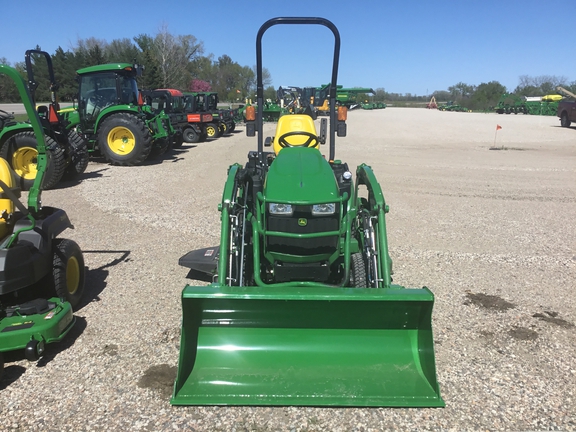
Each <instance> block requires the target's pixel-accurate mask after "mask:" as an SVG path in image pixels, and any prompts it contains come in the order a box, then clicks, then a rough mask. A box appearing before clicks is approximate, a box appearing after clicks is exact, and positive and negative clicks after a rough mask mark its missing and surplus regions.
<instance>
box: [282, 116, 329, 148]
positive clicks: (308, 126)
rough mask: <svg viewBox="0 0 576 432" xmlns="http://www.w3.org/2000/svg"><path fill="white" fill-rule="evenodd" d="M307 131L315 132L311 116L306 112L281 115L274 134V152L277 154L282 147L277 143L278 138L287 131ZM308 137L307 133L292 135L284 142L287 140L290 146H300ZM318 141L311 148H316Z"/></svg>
mask: <svg viewBox="0 0 576 432" xmlns="http://www.w3.org/2000/svg"><path fill="white" fill-rule="evenodd" d="M300 131H301V132H308V133H311V134H313V135H317V134H316V126H314V120H312V117H310V116H309V115H306V114H289V115H283V116H282V117H280V118H279V119H278V125H277V126H276V134H275V135H274V143H273V144H274V152H275V153H276V154H278V152H279V151H280V150H282V147H280V144H279V143H278V138H280V137H281V136H282V135H284V134H285V133H288V132H300ZM309 138H310V137H309V136H308V135H292V136H290V137H289V138H288V139H286V142H288V143H289V144H290V145H292V146H301V145H303V144H304V143H305V142H306V141H308V139H309ZM318 145H319V143H318V141H316V144H315V145H314V146H312V148H318Z"/></svg>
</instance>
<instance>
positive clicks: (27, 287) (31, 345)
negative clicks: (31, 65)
mask: <svg viewBox="0 0 576 432" xmlns="http://www.w3.org/2000/svg"><path fill="white" fill-rule="evenodd" d="M0 73H1V74H4V75H6V76H8V77H10V78H11V79H12V80H13V81H14V82H15V83H16V87H17V88H18V91H19V93H20V96H21V98H22V102H23V103H24V106H25V107H26V112H27V114H28V116H29V119H30V123H31V125H32V128H33V131H34V134H35V139H36V147H35V149H36V158H37V175H36V177H35V179H34V183H33V185H32V187H31V188H30V191H29V193H28V207H26V206H24V205H23V204H22V203H21V202H20V201H19V200H18V197H19V195H20V190H21V189H20V187H19V186H18V185H17V181H16V176H15V174H14V172H13V170H12V169H11V168H10V165H9V164H8V163H7V161H6V160H5V159H1V158H0V212H1V218H0V375H1V374H2V373H3V371H4V353H6V352H9V351H16V350H24V354H25V357H26V358H27V359H28V360H31V361H35V360H38V359H39V358H40V356H41V355H42V354H43V353H44V350H45V348H46V344H49V343H53V342H58V341H60V340H62V338H63V337H64V336H65V335H66V334H67V333H68V332H69V331H70V329H71V328H72V326H73V325H74V322H75V318H74V315H73V313H72V311H73V309H74V308H75V307H76V306H78V305H79V303H80V300H81V298H82V293H83V290H84V279H85V274H84V271H85V270H84V259H83V255H82V251H81V250H80V248H79V247H78V245H77V244H76V243H75V242H74V241H72V240H67V239H61V238H58V237H57V236H58V235H59V234H61V233H62V232H63V231H64V230H65V229H67V228H73V227H72V224H71V223H70V220H69V219H68V216H67V215H66V212H64V211H63V210H61V209H57V208H54V207H47V206H44V207H42V206H41V199H40V196H41V191H42V188H41V185H42V181H43V177H44V174H45V172H46V167H47V163H48V160H49V159H48V156H47V152H46V144H45V139H44V133H43V130H42V126H41V121H40V118H39V116H38V113H37V112H36V111H35V109H34V105H33V104H32V102H31V100H32V98H31V95H30V93H29V92H28V89H27V88H26V85H25V83H24V81H23V80H22V78H21V77H20V75H19V74H18V72H17V71H16V70H14V69H12V68H10V67H9V66H5V65H0Z"/></svg>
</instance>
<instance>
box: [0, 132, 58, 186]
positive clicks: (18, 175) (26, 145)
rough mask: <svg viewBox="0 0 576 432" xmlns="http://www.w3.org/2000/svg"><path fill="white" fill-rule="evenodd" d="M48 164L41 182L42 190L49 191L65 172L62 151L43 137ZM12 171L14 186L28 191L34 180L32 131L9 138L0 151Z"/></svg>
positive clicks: (35, 160)
mask: <svg viewBox="0 0 576 432" xmlns="http://www.w3.org/2000/svg"><path fill="white" fill-rule="evenodd" d="M44 140H45V142H46V155H47V158H48V163H47V165H46V171H45V172H44V179H43V180H42V186H41V187H42V189H43V190H46V189H51V188H53V187H54V186H56V185H57V184H58V182H59V181H60V179H62V176H63V175H64V171H65V170H66V159H65V155H64V149H62V147H60V146H59V145H58V143H57V142H56V141H54V140H53V139H52V138H50V137H49V136H44ZM0 157H2V158H4V159H6V160H7V161H8V164H9V165H10V168H12V170H13V171H14V174H15V179H16V184H17V185H18V187H20V188H21V189H22V190H23V191H27V190H30V188H31V187H32V185H33V184H34V180H35V179H36V172H37V171H36V169H37V166H36V164H37V161H38V142H37V141H36V135H35V134H34V132H32V131H28V132H19V133H17V134H15V135H14V136H13V137H11V138H10V139H9V140H8V141H7V142H6V143H5V144H4V145H3V146H2V149H1V150H0Z"/></svg>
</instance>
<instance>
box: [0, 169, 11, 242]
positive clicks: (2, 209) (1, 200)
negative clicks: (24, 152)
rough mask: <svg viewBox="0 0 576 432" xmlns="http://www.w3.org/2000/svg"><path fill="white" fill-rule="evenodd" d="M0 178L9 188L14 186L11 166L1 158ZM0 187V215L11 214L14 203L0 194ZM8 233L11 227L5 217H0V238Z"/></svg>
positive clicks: (0, 191)
mask: <svg viewBox="0 0 576 432" xmlns="http://www.w3.org/2000/svg"><path fill="white" fill-rule="evenodd" d="M0 180H2V181H3V182H4V183H5V184H6V186H8V187H9V188H13V187H14V186H15V181H14V174H13V173H12V168H10V165H8V162H7V161H6V160H5V159H2V158H0ZM1 189H2V188H0V215H2V214H6V215H10V214H13V213H14V203H13V202H12V200H11V199H10V198H5V195H4V194H2V190H1ZM8 234H11V228H10V227H9V226H8V224H7V221H6V219H4V218H3V217H0V239H3V238H4V237H6V236H7V235H8Z"/></svg>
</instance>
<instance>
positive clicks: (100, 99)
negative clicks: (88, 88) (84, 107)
mask: <svg viewBox="0 0 576 432" xmlns="http://www.w3.org/2000/svg"><path fill="white" fill-rule="evenodd" d="M88 102H89V103H90V104H91V105H94V106H95V107H96V106H99V107H102V106H104V105H106V99H105V98H104V96H102V95H100V94H93V95H92V96H90V97H89V98H88Z"/></svg>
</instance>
